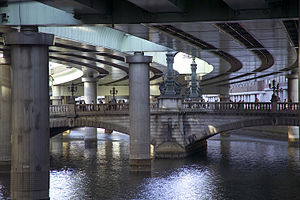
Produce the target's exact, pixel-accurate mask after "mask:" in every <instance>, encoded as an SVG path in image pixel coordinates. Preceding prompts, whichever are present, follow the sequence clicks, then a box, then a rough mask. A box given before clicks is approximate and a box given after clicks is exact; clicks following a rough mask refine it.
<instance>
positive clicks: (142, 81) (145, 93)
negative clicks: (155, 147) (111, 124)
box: [126, 52, 152, 171]
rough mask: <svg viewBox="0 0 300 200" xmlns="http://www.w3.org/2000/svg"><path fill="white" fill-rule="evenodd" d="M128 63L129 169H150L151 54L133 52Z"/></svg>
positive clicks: (127, 59)
mask: <svg viewBox="0 0 300 200" xmlns="http://www.w3.org/2000/svg"><path fill="white" fill-rule="evenodd" d="M126 62H127V63H129V118H130V120H129V121H130V122H129V123H130V126H129V127H130V156H129V159H130V160H129V164H130V170H131V171H150V170H151V159H150V99H149V97H150V83H149V63H151V62H152V56H144V53H142V52H135V53H134V55H133V56H128V57H126Z"/></svg>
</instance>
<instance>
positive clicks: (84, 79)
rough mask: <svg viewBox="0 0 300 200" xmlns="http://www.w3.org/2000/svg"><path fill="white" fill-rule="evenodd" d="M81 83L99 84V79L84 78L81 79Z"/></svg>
mask: <svg viewBox="0 0 300 200" xmlns="http://www.w3.org/2000/svg"><path fill="white" fill-rule="evenodd" d="M81 81H82V82H90V83H93V82H97V81H98V79H97V78H92V77H83V78H81Z"/></svg>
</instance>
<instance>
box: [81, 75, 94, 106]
mask: <svg viewBox="0 0 300 200" xmlns="http://www.w3.org/2000/svg"><path fill="white" fill-rule="evenodd" d="M82 82H83V85H84V86H83V87H84V101H85V103H86V104H97V79H94V78H82Z"/></svg>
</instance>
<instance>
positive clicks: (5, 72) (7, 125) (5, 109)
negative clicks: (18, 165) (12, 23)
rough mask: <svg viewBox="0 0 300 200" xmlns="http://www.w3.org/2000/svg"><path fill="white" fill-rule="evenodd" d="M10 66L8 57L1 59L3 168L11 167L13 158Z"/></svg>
mask: <svg viewBox="0 0 300 200" xmlns="http://www.w3.org/2000/svg"><path fill="white" fill-rule="evenodd" d="M5 55H7V53H6V54H4V56H5ZM9 64H10V63H9V60H8V59H7V58H6V57H4V58H1V59H0V165H2V166H5V165H9V164H10V158H11V141H10V138H11V78H10V77H11V73H10V72H11V71H10V65H9ZM0 171H1V169H0Z"/></svg>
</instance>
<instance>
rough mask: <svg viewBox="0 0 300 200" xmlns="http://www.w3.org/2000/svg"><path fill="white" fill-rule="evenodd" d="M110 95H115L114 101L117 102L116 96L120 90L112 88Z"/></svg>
mask: <svg viewBox="0 0 300 200" xmlns="http://www.w3.org/2000/svg"><path fill="white" fill-rule="evenodd" d="M110 94H112V95H113V100H116V97H115V96H116V95H117V94H118V90H116V88H115V87H113V88H112V90H110Z"/></svg>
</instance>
